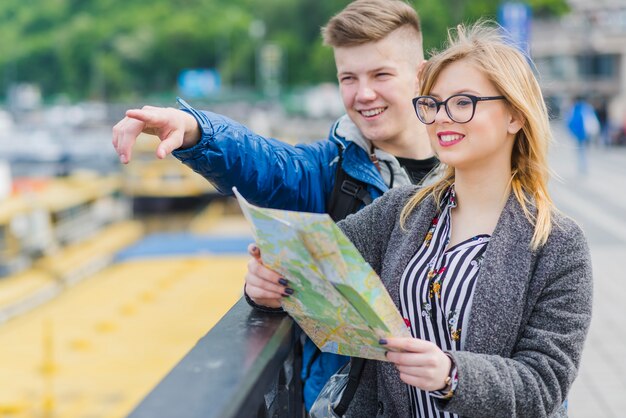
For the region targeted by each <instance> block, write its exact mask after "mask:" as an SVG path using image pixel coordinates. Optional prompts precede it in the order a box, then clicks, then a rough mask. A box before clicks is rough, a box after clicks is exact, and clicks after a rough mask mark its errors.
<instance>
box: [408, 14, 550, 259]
mask: <svg viewBox="0 0 626 418" xmlns="http://www.w3.org/2000/svg"><path fill="white" fill-rule="evenodd" d="M448 43H449V46H448V48H447V49H445V50H444V51H442V52H440V53H439V54H437V55H435V56H433V57H432V58H430V60H429V61H428V62H427V64H426V66H425V68H424V70H423V73H422V83H421V92H420V95H428V94H430V91H431V89H432V87H433V85H434V84H435V82H436V81H437V78H438V77H439V74H441V72H442V71H443V69H444V68H446V67H447V66H448V65H449V64H451V63H453V62H457V61H461V60H464V61H468V62H469V63H471V65H474V66H475V68H477V69H478V70H479V71H480V72H482V73H483V74H484V75H485V76H486V77H487V78H488V79H489V80H490V81H491V82H492V83H493V84H494V86H495V87H496V89H497V90H498V92H499V94H501V95H502V96H504V97H505V98H506V102H507V103H508V105H509V106H510V107H511V110H512V111H513V112H515V113H516V114H517V115H519V116H520V118H521V120H522V121H523V126H522V129H521V130H520V131H519V132H518V133H517V134H516V137H515V143H514V145H513V152H512V154H511V169H512V172H511V188H512V190H513V193H514V194H515V197H516V198H517V200H518V201H519V203H520V205H521V206H522V208H523V210H524V213H525V214H526V217H527V218H528V220H529V221H530V222H531V223H532V224H533V225H534V228H535V231H534V235H533V239H532V243H531V246H532V248H533V249H537V248H538V247H540V246H541V245H543V244H544V243H545V242H546V240H547V239H548V236H549V235H550V231H551V228H552V223H551V219H552V211H553V210H554V204H553V202H552V199H551V198H550V195H549V194H548V179H549V168H548V162H547V155H548V144H549V143H550V142H551V140H552V134H551V131H550V123H549V119H548V111H547V108H546V105H545V102H544V100H543V95H542V93H541V88H540V87H539V83H538V81H537V79H536V77H535V74H534V72H533V68H532V67H531V61H530V58H529V57H527V56H525V55H524V54H523V53H521V52H520V50H518V49H517V48H516V47H515V46H514V45H512V44H511V42H509V40H508V39H507V38H506V36H505V35H504V34H503V30H502V28H500V27H499V26H497V24H493V23H492V22H489V21H480V22H477V23H475V24H474V25H472V26H469V27H466V26H463V25H459V26H458V27H457V28H456V31H455V30H450V31H448ZM453 182H454V169H453V168H450V167H448V168H447V170H446V172H445V175H444V176H443V177H442V179H441V180H440V181H439V182H436V183H434V184H433V185H431V186H429V187H425V188H423V189H421V190H420V191H419V192H418V193H417V194H416V195H415V196H414V197H413V198H412V199H411V200H409V202H408V203H407V205H406V206H405V207H404V209H403V210H402V215H401V219H402V223H403V224H404V223H405V221H406V218H407V217H408V215H409V214H410V212H411V211H412V210H413V209H414V208H415V206H416V205H417V204H418V203H419V202H420V201H422V200H423V199H424V198H425V197H426V196H428V195H433V196H434V197H435V199H436V201H437V202H439V201H440V198H441V196H442V195H443V193H444V192H445V190H446V189H447V188H448V187H449V186H450V185H451V184H452V183H453ZM531 206H534V208H531Z"/></svg>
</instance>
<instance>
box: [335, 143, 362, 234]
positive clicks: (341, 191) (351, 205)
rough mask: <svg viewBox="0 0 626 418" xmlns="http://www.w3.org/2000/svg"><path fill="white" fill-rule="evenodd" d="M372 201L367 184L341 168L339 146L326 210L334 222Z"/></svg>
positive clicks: (341, 155)
mask: <svg viewBox="0 0 626 418" xmlns="http://www.w3.org/2000/svg"><path fill="white" fill-rule="evenodd" d="M370 203H372V197H371V196H370V194H369V192H368V191H367V184H366V183H365V182H362V181H360V180H357V179H355V178H352V177H351V176H350V175H349V174H348V173H346V172H345V170H344V169H343V149H342V148H341V147H339V161H338V162H337V170H336V172H335V185H334V186H333V191H332V193H331V194H330V197H329V199H328V206H327V208H326V212H327V213H328V214H329V215H330V217H331V218H332V219H333V221H335V222H339V221H340V220H342V219H343V218H345V217H346V216H348V215H351V214H353V213H356V212H357V211H358V210H359V209H360V208H361V206H363V205H369V204H370Z"/></svg>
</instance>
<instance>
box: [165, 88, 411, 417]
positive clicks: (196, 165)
mask: <svg viewBox="0 0 626 418" xmlns="http://www.w3.org/2000/svg"><path fill="white" fill-rule="evenodd" d="M179 102H180V104H181V105H182V108H183V109H182V110H185V111H187V112H190V113H191V114H192V115H193V116H194V117H195V118H196V120H197V121H198V123H199V125H200V127H201V130H202V138H201V139H200V142H198V144H196V145H195V146H194V147H192V148H188V149H184V150H177V151H174V153H173V154H174V156H175V157H176V158H178V159H179V160H181V161H182V162H183V163H184V164H186V165H187V166H189V167H191V168H192V169H193V170H194V171H195V172H197V173H199V174H201V175H202V176H204V177H205V178H206V179H207V180H209V181H210V182H211V183H212V184H213V185H214V186H215V187H216V188H217V190H218V191H219V192H220V193H223V194H225V195H229V194H232V191H231V189H232V187H233V186H236V187H237V190H238V191H239V192H240V193H241V194H242V195H243V196H244V197H245V198H246V199H247V200H248V201H249V202H252V203H254V204H256V205H259V206H263V207H271V208H276V209H289V210H297V211H306V212H317V213H323V212H325V211H326V206H327V201H328V199H329V197H330V194H331V192H332V190H333V185H334V181H335V174H336V169H337V166H336V164H337V161H338V155H339V148H338V147H342V148H343V150H344V151H343V169H344V170H345V171H346V172H347V173H348V174H349V175H350V176H352V177H353V178H355V179H358V180H361V181H363V182H365V183H367V184H369V185H370V186H369V192H370V195H371V196H372V198H374V199H375V198H377V197H379V196H381V195H382V194H383V193H384V192H386V191H387V190H388V187H387V185H386V184H385V183H384V181H383V179H382V177H381V174H380V173H379V171H378V170H377V169H376V167H375V166H374V164H373V163H372V162H371V161H370V159H369V155H368V153H367V152H366V151H365V150H364V149H363V148H362V147H361V146H362V145H359V143H362V139H361V140H360V142H359V141H356V142H355V141H353V140H352V139H351V138H346V137H343V136H341V135H340V134H339V133H338V131H341V132H351V131H354V128H355V127H354V125H353V124H352V122H351V121H350V119H348V118H347V117H343V118H341V119H339V120H338V121H337V122H336V123H335V124H334V125H333V127H332V128H331V131H330V135H329V138H328V139H327V140H321V141H317V142H313V143H310V144H302V145H296V146H292V145H289V144H285V143H283V142H280V141H277V140H275V139H267V138H264V137H262V136H259V135H257V134H255V133H254V132H251V131H250V130H249V129H248V128H246V127H245V126H243V125H241V124H239V123H237V122H235V121H233V120H231V119H228V118H227V117H225V116H222V115H218V114H216V113H212V112H205V111H197V110H195V109H193V108H192V107H190V106H189V105H188V104H187V103H185V102H184V101H182V100H179ZM346 124H347V125H348V128H347V129H346ZM340 126H342V129H340ZM394 160H395V159H394ZM394 162H395V161H394ZM395 163H396V164H397V162H395ZM394 171H395V170H394ZM402 173H403V171H402V170H400V172H396V173H395V176H396V178H401V176H402ZM398 184H401V183H400V182H398ZM318 354H319V352H318V349H317V347H316V346H315V344H313V342H312V341H311V340H310V339H308V338H307V340H306V343H305V345H304V353H303V367H302V379H303V384H304V401H305V405H306V409H307V410H309V409H310V407H311V405H312V404H313V402H314V401H315V399H316V398H317V395H318V393H319V392H320V390H321V389H322V387H323V386H324V384H325V383H326V381H328V379H329V378H330V376H332V375H333V373H335V372H336V371H337V370H338V369H339V368H340V367H341V366H342V365H344V364H345V363H346V362H347V360H348V357H345V356H339V355H335V354H331V353H321V354H319V355H318Z"/></svg>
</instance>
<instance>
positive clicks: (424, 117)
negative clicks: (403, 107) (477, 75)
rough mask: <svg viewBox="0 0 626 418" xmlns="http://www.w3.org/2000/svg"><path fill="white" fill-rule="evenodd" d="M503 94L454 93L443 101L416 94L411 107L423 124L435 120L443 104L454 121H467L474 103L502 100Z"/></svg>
mask: <svg viewBox="0 0 626 418" xmlns="http://www.w3.org/2000/svg"><path fill="white" fill-rule="evenodd" d="M502 99H505V97H504V96H485V97H478V96H472V95H471V94H455V95H453V96H450V97H448V98H447V99H446V100H444V101H441V102H440V101H438V100H437V99H435V98H434V97H432V96H418V97H416V98H414V99H413V107H414V108H415V113H416V114H417V118H418V119H419V120H420V121H421V122H422V123H424V124H426V125H430V124H432V123H433V122H435V117H436V116H437V113H438V112H439V108H440V107H441V106H444V107H445V108H446V113H447V114H448V116H449V117H450V119H452V120H453V121H454V122H456V123H467V122H469V121H470V120H472V118H473V117H474V113H475V112H476V103H478V102H482V101H487V100H502Z"/></svg>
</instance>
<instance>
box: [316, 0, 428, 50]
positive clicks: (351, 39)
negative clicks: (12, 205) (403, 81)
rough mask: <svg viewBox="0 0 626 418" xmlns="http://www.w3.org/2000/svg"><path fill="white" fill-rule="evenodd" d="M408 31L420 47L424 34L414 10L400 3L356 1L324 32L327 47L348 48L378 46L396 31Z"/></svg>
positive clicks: (384, 0)
mask: <svg viewBox="0 0 626 418" xmlns="http://www.w3.org/2000/svg"><path fill="white" fill-rule="evenodd" d="M401 28H402V29H407V32H408V33H411V34H412V35H413V36H414V37H415V40H416V41H418V42H419V43H420V47H421V40H422V31H421V25H420V20H419V17H418V15H417V12H416V11H415V9H413V8H412V7H411V6H410V5H409V4H408V3H406V2H404V1H401V0H356V1H354V2H352V3H350V4H349V5H348V6H346V8H345V9H343V10H342V11H341V12H339V13H338V14H336V15H335V16H333V17H332V18H331V19H330V20H329V21H328V24H327V25H326V26H324V27H323V28H322V37H323V39H324V44H325V45H329V46H331V47H346V46H356V45H362V44H366V43H369V42H377V41H380V40H382V39H384V38H385V37H387V36H388V35H389V34H390V33H392V32H394V31H395V30H397V29H401Z"/></svg>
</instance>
